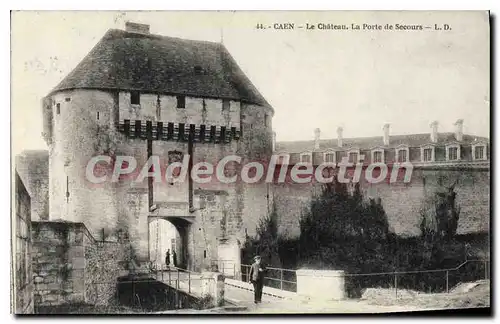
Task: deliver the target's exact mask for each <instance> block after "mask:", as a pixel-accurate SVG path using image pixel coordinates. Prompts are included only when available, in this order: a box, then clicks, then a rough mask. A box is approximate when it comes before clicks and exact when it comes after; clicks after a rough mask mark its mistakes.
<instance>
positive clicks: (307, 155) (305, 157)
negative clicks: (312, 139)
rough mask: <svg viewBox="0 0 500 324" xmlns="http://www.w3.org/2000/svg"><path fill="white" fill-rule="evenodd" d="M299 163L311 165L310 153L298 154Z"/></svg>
mask: <svg viewBox="0 0 500 324" xmlns="http://www.w3.org/2000/svg"><path fill="white" fill-rule="evenodd" d="M300 162H302V163H312V153H311V152H304V153H300Z"/></svg>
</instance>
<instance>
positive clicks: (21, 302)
mask: <svg viewBox="0 0 500 324" xmlns="http://www.w3.org/2000/svg"><path fill="white" fill-rule="evenodd" d="M15 181H16V182H15V185H16V188H15V206H16V207H15V217H14V220H13V221H12V222H11V226H12V227H13V228H12V232H11V233H12V234H13V236H14V237H12V238H11V239H12V242H13V243H14V249H13V260H12V268H11V271H12V273H11V275H12V276H13V280H12V284H13V287H11V288H12V291H11V294H12V295H13V297H14V298H13V299H14V303H13V306H14V309H13V310H14V312H15V313H16V314H30V313H33V305H34V302H33V275H32V266H31V253H32V242H31V236H30V232H31V200H30V196H29V194H28V191H27V190H26V187H25V186H24V184H23V181H22V180H21V177H20V176H19V174H18V173H17V172H16V174H15Z"/></svg>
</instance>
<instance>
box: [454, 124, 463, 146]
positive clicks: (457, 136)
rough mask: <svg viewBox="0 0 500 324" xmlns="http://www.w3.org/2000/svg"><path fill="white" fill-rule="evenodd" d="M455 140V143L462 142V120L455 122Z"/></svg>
mask: <svg viewBox="0 0 500 324" xmlns="http://www.w3.org/2000/svg"><path fill="white" fill-rule="evenodd" d="M454 125H455V139H456V140H457V141H459V142H460V141H462V139H463V137H464V120H463V119H459V120H457V121H456V122H455V124H454Z"/></svg>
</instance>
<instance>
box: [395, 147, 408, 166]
mask: <svg viewBox="0 0 500 324" xmlns="http://www.w3.org/2000/svg"><path fill="white" fill-rule="evenodd" d="M409 155H410V154H409V148H408V146H400V147H397V148H396V161H397V162H398V163H405V162H408V161H409Z"/></svg>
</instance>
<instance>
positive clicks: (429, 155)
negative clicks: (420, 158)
mask: <svg viewBox="0 0 500 324" xmlns="http://www.w3.org/2000/svg"><path fill="white" fill-rule="evenodd" d="M424 161H425V162H430V161H432V149H431V148H426V149H424Z"/></svg>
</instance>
